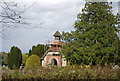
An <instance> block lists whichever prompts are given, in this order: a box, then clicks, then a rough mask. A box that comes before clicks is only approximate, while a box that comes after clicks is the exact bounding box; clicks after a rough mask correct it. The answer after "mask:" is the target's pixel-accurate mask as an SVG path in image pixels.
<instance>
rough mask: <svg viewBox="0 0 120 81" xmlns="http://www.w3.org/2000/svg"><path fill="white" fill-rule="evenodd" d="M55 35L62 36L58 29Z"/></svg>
mask: <svg viewBox="0 0 120 81" xmlns="http://www.w3.org/2000/svg"><path fill="white" fill-rule="evenodd" d="M53 36H61V34H60V32H59V31H56V32H55V34H54V35H53Z"/></svg>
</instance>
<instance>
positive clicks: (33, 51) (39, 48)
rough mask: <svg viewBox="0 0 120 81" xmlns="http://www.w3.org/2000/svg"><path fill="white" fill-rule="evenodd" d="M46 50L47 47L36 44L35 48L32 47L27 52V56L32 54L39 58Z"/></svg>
mask: <svg viewBox="0 0 120 81" xmlns="http://www.w3.org/2000/svg"><path fill="white" fill-rule="evenodd" d="M47 49H48V46H46V45H42V44H38V45H37V46H33V47H32V49H30V50H29V54H28V55H29V56H30V55H32V54H36V55H38V56H39V57H40V58H41V57H42V56H43V55H44V53H45V52H46V50H47Z"/></svg>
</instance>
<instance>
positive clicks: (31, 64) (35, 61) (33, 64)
mask: <svg viewBox="0 0 120 81" xmlns="http://www.w3.org/2000/svg"><path fill="white" fill-rule="evenodd" d="M39 67H40V58H39V57H38V56H37V55H31V56H30V57H29V58H28V59H27V61H26V64H25V68H24V69H26V70H33V69H37V68H39Z"/></svg>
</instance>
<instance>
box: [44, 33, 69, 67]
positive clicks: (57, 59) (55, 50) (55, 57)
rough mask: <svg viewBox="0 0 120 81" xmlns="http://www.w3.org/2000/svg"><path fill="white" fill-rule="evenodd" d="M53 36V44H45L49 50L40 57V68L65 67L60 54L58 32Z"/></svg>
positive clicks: (59, 36)
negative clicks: (50, 66) (49, 66)
mask: <svg viewBox="0 0 120 81" xmlns="http://www.w3.org/2000/svg"><path fill="white" fill-rule="evenodd" d="M53 36H54V37H55V39H54V42H53V43H48V44H47V45H48V46H50V48H49V49H48V50H47V51H46V53H45V54H44V55H43V57H42V66H48V65H52V66H54V65H55V66H66V65H67V61H66V59H65V58H64V56H63V54H62V53H61V47H62V46H63V42H62V41H61V34H60V33H59V31H56V32H55V34H54V35H53Z"/></svg>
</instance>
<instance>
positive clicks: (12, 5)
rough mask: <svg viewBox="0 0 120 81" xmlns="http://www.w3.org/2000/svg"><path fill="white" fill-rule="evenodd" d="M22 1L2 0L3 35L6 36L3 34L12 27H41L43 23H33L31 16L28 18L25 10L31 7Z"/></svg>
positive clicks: (0, 20)
mask: <svg viewBox="0 0 120 81" xmlns="http://www.w3.org/2000/svg"><path fill="white" fill-rule="evenodd" d="M30 7H31V5H30V6H27V5H25V4H23V3H21V2H17V1H7V0H0V10H1V12H0V27H1V28H0V29H1V30H0V34H1V37H3V38H4V36H3V35H4V34H2V33H3V32H4V31H5V30H7V29H8V28H11V29H19V28H40V26H41V25H42V24H43V22H41V23H36V24H35V23H34V24H33V23H32V22H31V19H30V17H29V18H26V17H25V16H24V15H23V14H25V11H26V10H27V9H28V8H30Z"/></svg>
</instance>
